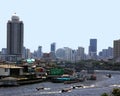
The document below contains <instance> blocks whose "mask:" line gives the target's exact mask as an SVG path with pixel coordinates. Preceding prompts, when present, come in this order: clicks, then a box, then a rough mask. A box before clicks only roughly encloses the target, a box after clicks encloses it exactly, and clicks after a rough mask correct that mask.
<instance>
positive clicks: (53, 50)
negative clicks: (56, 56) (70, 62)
mask: <svg viewBox="0 0 120 96" xmlns="http://www.w3.org/2000/svg"><path fill="white" fill-rule="evenodd" d="M55 51H56V44H55V43H52V44H51V52H54V53H55Z"/></svg>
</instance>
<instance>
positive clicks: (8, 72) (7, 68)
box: [0, 64, 23, 77]
mask: <svg viewBox="0 0 120 96" xmlns="http://www.w3.org/2000/svg"><path fill="white" fill-rule="evenodd" d="M19 75H23V68H22V67H19V66H16V65H12V64H5V65H4V64H3V65H0V76H1V77H2V76H19Z"/></svg>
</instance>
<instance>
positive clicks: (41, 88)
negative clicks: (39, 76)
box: [36, 87, 44, 91]
mask: <svg viewBox="0 0 120 96" xmlns="http://www.w3.org/2000/svg"><path fill="white" fill-rule="evenodd" d="M36 89H37V91H39V90H44V87H39V88H36Z"/></svg>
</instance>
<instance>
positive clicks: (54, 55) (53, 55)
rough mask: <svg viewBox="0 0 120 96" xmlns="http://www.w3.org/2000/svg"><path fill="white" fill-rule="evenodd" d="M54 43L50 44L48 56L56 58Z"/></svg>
mask: <svg viewBox="0 0 120 96" xmlns="http://www.w3.org/2000/svg"><path fill="white" fill-rule="evenodd" d="M55 51H56V43H52V44H51V49H50V57H51V59H56V52H55Z"/></svg>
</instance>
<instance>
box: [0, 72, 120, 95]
mask: <svg viewBox="0 0 120 96" xmlns="http://www.w3.org/2000/svg"><path fill="white" fill-rule="evenodd" d="M106 73H111V74H112V77H111V78H108V77H106ZM96 76H97V80H95V81H92V80H87V81H85V82H79V83H74V84H63V83H52V82H40V83H35V84H29V85H23V86H17V87H12V88H11V87H6V88H4V87H1V88H0V96H101V94H102V93H104V92H108V93H109V92H110V91H111V90H112V89H113V88H115V87H120V86H118V85H120V75H119V72H116V71H106V70H97V71H96ZM81 84H82V85H84V87H83V88H76V89H72V90H70V92H64V93H61V92H60V91H61V90H62V89H66V88H71V87H72V86H77V85H81ZM41 86H42V87H44V90H39V91H38V90H37V89H36V88H40V87H41Z"/></svg>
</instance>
